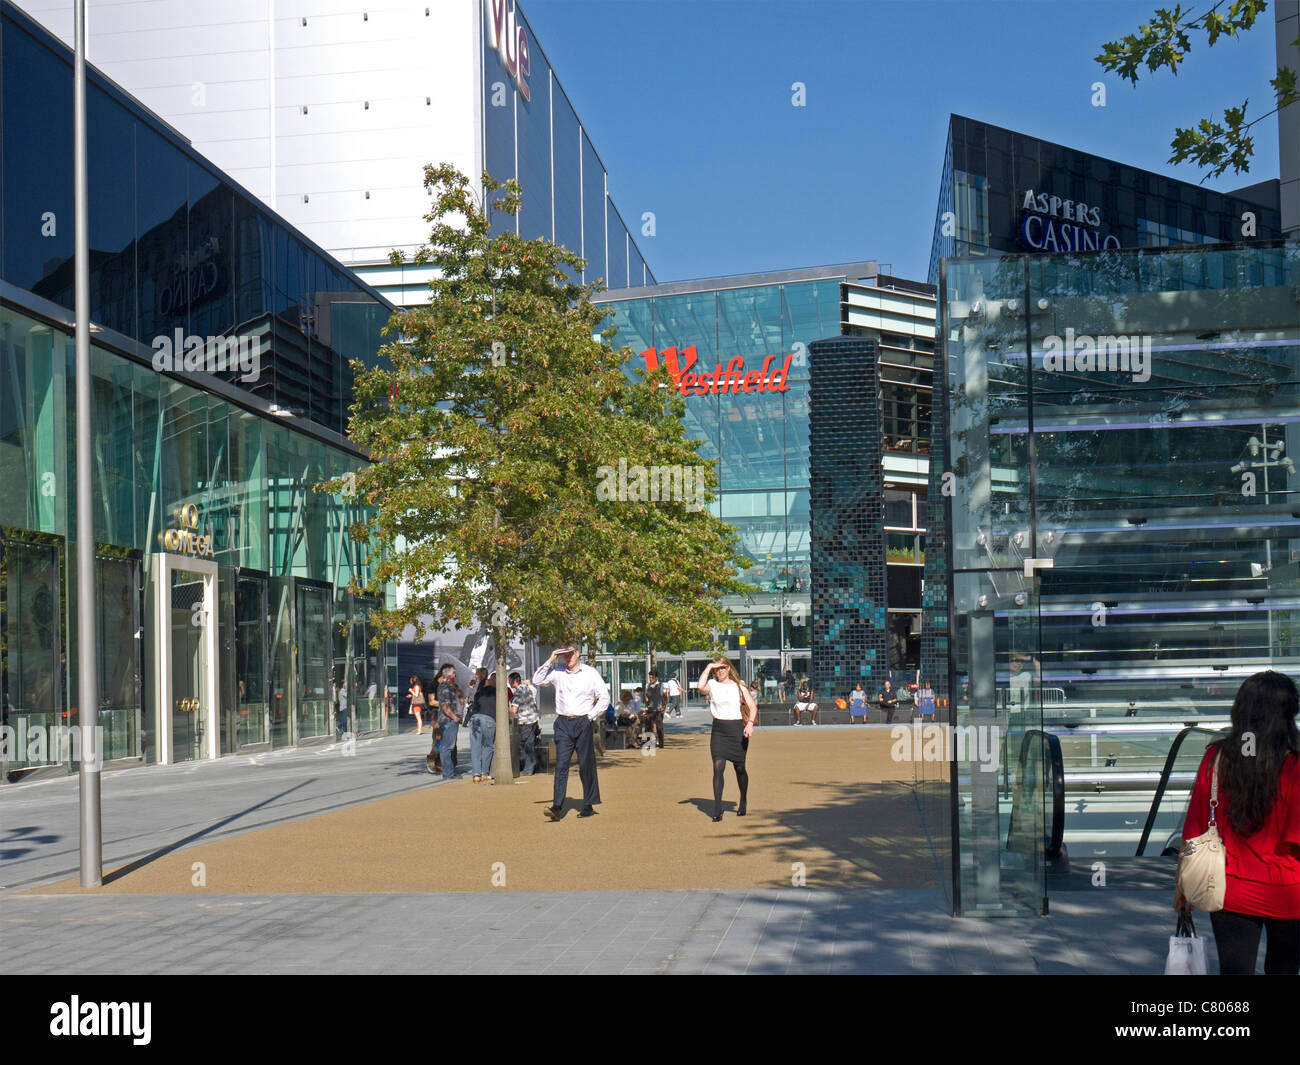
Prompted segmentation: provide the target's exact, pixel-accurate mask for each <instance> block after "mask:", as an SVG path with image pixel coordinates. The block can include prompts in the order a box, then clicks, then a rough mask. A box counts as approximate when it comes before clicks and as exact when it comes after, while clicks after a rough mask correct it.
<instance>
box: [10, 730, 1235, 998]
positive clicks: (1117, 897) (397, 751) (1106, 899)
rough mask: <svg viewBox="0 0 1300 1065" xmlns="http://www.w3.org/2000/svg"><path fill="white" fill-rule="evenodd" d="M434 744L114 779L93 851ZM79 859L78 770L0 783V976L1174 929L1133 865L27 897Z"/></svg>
mask: <svg viewBox="0 0 1300 1065" xmlns="http://www.w3.org/2000/svg"><path fill="white" fill-rule="evenodd" d="M694 716H695V715H693V714H691V713H689V712H688V715H687V718H686V719H685V720H684V721H683V722H681V723H676V722H670V723H669V730H668V731H669V740H670V742H671V735H672V732H673V731H674V726H675V725H676V727H677V728H682V727H683V726H685V728H684V730H687V731H695V729H696V728H698V727H701V726H703V727H707V724H706V723H702V722H700V721H695V720H694ZM704 716H705V718H707V714H706V715H704ZM824 727H831V726H824ZM859 727H860V726H859ZM463 733H464V730H462V734H463ZM462 739H463V740H464V741H465V742H467V737H464V735H462ZM427 749H428V737H427V736H425V737H418V738H417V737H415V736H414V735H410V734H407V735H404V736H395V737H388V738H383V739H378V740H370V741H366V740H363V741H361V742H360V743H359V744H358V745H357V748H356V754H355V756H354V757H345V756H343V753H342V749H341V748H340V747H338V746H337V745H330V746H326V747H316V748H306V749H298V750H288V751H279V752H275V753H269V754H263V755H257V756H254V757H251V758H250V757H235V758H224V759H220V760H218V761H215V762H207V763H197V764H189V765H183V766H176V767H156V766H155V767H146V768H139V769H132V770H127V771H123V772H117V773H106V774H104V777H103V795H104V839H105V847H104V854H105V865H106V866H108V867H111V866H113V865H116V864H120V863H121V862H123V861H125V860H130V859H133V858H139V857H143V856H147V855H150V854H155V853H159V852H162V851H166V850H170V849H175V848H177V847H182V846H185V845H187V844H188V843H190V842H194V841H197V840H208V839H215V838H219V837H221V836H225V835H232V834H237V833H240V832H246V831H250V830H252V829H255V828H258V827H262V826H265V825H269V824H274V823H277V822H282V821H286V820H293V819H296V818H300V817H307V816H311V815H312V814H316V813H320V812H324V811H327V810H332V809H338V808H341V807H343V806H349V805H353V804H356V803H361V802H368V801H372V800H374V799H378V798H382V797H384V796H388V795H394V794H398V793H401V792H404V791H408V790H411V789H414V788H423V787H438V786H440V781H439V780H438V779H436V778H434V777H431V776H429V775H428V774H427V773H426V772H425V771H424V762H423V755H424V753H425V751H427ZM465 761H466V762H467V761H468V759H467V758H466V759H465ZM76 870H77V784H76V780H75V778H71V779H66V778H65V779H55V780H45V781H37V782H30V783H20V784H16V785H7V786H5V787H0V885H2V886H3V888H7V889H8V890H3V889H0V958H3V968H4V971H6V972H8V973H118V972H121V973H196V972H214V973H299V972H303V973H306V972H312V973H319V972H348V973H386V972H394V973H420V972H464V973H495V972H529V973H542V972H545V973H577V972H593V973H662V972H674V973H676V972H692V973H699V972H707V973H715V972H716V973H740V972H748V973H786V972H790V973H841V972H847V973H990V974H992V973H1159V972H1160V971H1161V969H1162V968H1163V963H1164V954H1165V950H1166V947H1167V937H1168V935H1169V930H1170V926H1171V920H1170V911H1169V892H1168V891H1167V890H1164V889H1159V890H1157V889H1154V888H1152V887H1148V882H1147V881H1144V880H1143V879H1142V878H1140V877H1139V878H1136V879H1133V878H1130V879H1128V880H1124V878H1123V877H1121V878H1119V880H1117V881H1116V889H1115V890H1110V889H1105V890H1082V887H1086V876H1084V877H1082V878H1078V877H1076V878H1075V879H1076V880H1078V881H1079V883H1077V884H1076V883H1070V884H1068V885H1067V884H1066V883H1064V882H1063V883H1061V884H1060V889H1061V890H1059V891H1053V892H1052V916H1051V917H1049V918H1046V919H1032V918H1027V919H1024V920H991V919H972V918H956V919H955V918H952V917H950V916H948V915H947V914H946V913H945V904H944V902H943V899H942V896H941V895H940V894H939V893H937V892H931V891H889V890H878V891H865V892H834V891H812V890H806V889H794V888H792V889H788V890H782V891H770V890H769V891H752V892H746V891H644V892H625V891H620V892H563V893H562V892H548V893H528V894H525V893H518V892H502V893H500V894H441V895H273V896H249V895H239V896H231V895H211V896H201V897H195V896H188V895H165V896H142V895H134V896H132V895H126V896H124V895H111V896H108V895H105V896H97V897H90V896H30V895H22V894H19V889H21V887H22V886H23V885H33V884H36V883H42V882H49V881H52V880H56V879H61V878H63V877H66V876H70V875H74V874H75V873H76ZM1159 879H1160V878H1156V880H1155V881H1151V883H1155V882H1158V881H1159ZM1202 931H1203V934H1208V932H1209V929H1208V928H1206V929H1203V930H1202ZM1210 946H1211V955H1212V957H1211V960H1212V963H1213V942H1212V941H1211V944H1210Z"/></svg>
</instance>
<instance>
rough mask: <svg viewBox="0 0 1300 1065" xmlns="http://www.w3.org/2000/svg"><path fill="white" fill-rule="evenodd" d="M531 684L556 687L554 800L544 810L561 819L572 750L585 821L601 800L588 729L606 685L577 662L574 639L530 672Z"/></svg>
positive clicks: (604, 700) (601, 709)
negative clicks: (574, 756)
mask: <svg viewBox="0 0 1300 1065" xmlns="http://www.w3.org/2000/svg"><path fill="white" fill-rule="evenodd" d="M557 659H558V660H560V661H558V662H557ZM533 683H534V684H535V685H537V687H539V688H540V687H543V686H545V685H549V686H550V687H552V688H554V689H555V796H554V802H552V804H551V805H550V806H548V807H547V808H546V809H545V810H544V811H543V812H544V813H545V815H546V817H547V818H548V819H549V820H551V821H558V820H559V819H560V813H561V811H562V810H563V808H564V799H565V793H566V791H567V790H568V785H569V759H570V758H571V757H572V756H573V754H574V752H575V751H576V752H577V755H578V776H579V777H580V778H581V780H582V812H581V813H580V814H578V816H579V817H590V816H591V815H592V814H594V813H595V812H596V811H595V810H594V809H592V807H593V806H594V805H595V804H596V803H598V802H600V784H599V782H598V781H597V779H596V752H595V748H594V740H593V738H592V729H593V727H598V726H596V722H598V721H599V720H600V718H601V716H602V715H603V714H604V713H605V709H606V707H608V706H609V686H608V685H607V684H606V683H605V680H604V678H603V677H601V675H600V674H599V673H598V672H596V670H595V669H593V668H592V667H591V666H589V665H586V664H585V663H584V662H583V661H582V655H581V653H580V651H579V645H578V643H577V641H574V642H573V643H572V644H570V645H569V646H568V647H565V648H562V649H560V650H557V651H552V652H551V657H550V658H548V659H547V660H546V661H545V662H543V663H542V665H541V667H540V668H539V669H538V670H537V672H536V673H534V674H533Z"/></svg>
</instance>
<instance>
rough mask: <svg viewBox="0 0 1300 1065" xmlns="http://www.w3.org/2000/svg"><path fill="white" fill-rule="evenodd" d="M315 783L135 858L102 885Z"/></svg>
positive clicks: (310, 780) (107, 875)
mask: <svg viewBox="0 0 1300 1065" xmlns="http://www.w3.org/2000/svg"><path fill="white" fill-rule="evenodd" d="M315 782H316V778H315V777H310V778H308V779H307V780H304V781H302V782H300V783H298V784H295V785H294V786H293V787H291V788H286V789H285V790H284V791H282V792H280V793H279V794H277V795H272V796H270V797H269V798H266V799H263V800H262V801H261V802H259V803H254V804H253V805H252V806H249V807H247V808H245V809H243V810H240V811H239V812H238V813H234V814H231V815H230V816H229V817H225V818H222V819H221V820H220V821H214V822H213V823H212V824H210V825H208V826H207V827H205V828H202V829H200V830H199V831H198V832H192V833H191V834H190V835H188V836H186V837H185V838H184V839H179V840H177V841H176V842H175V843H171V844H169V845H167V846H166V847H159V848H158V849H157V850H156V851H153V852H152V853H150V854H146V855H144V856H143V857H141V858H137V859H136V860H135V861H133V862H131V863H129V864H127V865H124V866H122V867H121V868H120V869H114V870H113V871H112V872H111V873H105V874H104V883H105V884H111V883H113V882H114V881H115V880H120V879H121V878H122V877H124V876H130V875H131V874H132V873H134V872H135V871H136V870H138V869H143V868H144V867H145V866H147V865H149V864H150V863H152V862H155V861H157V860H158V859H159V858H161V857H163V856H164V855H167V854H171V853H172V852H173V851H178V850H180V849H181V848H182V847H188V846H189V845H190V844H191V843H193V842H195V841H196V840H200V839H202V838H203V837H204V836H210V835H211V834H212V833H213V832H216V831H218V830H219V829H222V828H224V827H225V826H226V825H229V824H232V823H233V822H235V821H238V820H239V819H240V818H241V817H246V816H247V815H248V814H251V813H252V812H253V811H254V810H260V809H261V808H262V807H264V806H269V805H270V804H271V803H273V802H276V801H277V800H279V799H283V798H284V797H285V796H286V795H292V794H293V793H294V792H295V791H297V790H298V789H299V788H305V787H307V786H309V785H311V784H314V783H315Z"/></svg>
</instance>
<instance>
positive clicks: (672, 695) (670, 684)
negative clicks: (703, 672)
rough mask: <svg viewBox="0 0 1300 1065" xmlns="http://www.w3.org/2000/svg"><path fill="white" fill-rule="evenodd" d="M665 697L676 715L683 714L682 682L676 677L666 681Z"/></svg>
mask: <svg viewBox="0 0 1300 1065" xmlns="http://www.w3.org/2000/svg"><path fill="white" fill-rule="evenodd" d="M664 699H665V700H666V701H667V705H668V706H669V707H670V708H671V709H672V711H673V715H674V716H675V717H681V716H682V684H681V681H679V680H678V679H677V678H676V677H669V678H668V679H667V680H666V681H664Z"/></svg>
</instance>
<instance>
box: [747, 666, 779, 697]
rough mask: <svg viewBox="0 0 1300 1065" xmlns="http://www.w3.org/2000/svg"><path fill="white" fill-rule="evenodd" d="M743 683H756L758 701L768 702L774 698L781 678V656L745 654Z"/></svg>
mask: <svg viewBox="0 0 1300 1065" xmlns="http://www.w3.org/2000/svg"><path fill="white" fill-rule="evenodd" d="M745 665H746V668H745V683H746V684H753V683H757V684H758V701H759V702H760V703H770V702H774V701H775V700H776V689H777V685H778V684H779V683H780V680H781V656H780V655H779V654H773V655H746V657H745Z"/></svg>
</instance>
